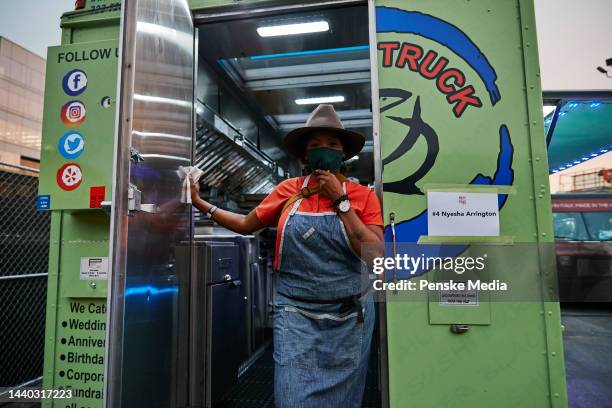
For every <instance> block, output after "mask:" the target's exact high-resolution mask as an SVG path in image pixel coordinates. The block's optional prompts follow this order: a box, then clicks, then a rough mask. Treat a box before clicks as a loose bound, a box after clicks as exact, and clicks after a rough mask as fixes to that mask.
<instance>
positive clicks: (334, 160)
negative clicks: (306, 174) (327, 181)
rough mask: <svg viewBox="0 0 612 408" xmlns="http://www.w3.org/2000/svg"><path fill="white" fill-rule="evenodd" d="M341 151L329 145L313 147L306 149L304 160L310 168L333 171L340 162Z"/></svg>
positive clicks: (336, 169) (338, 166) (335, 170)
mask: <svg viewBox="0 0 612 408" xmlns="http://www.w3.org/2000/svg"><path fill="white" fill-rule="evenodd" d="M342 156H343V153H342V151H340V150H336V149H331V148H329V147H315V148H312V149H308V150H307V151H306V160H307V161H308V165H309V166H310V168H311V169H312V170H329V171H331V172H332V173H335V172H337V171H338V169H339V168H340V165H341V164H342Z"/></svg>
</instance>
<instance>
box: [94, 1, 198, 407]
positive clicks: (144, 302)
mask: <svg viewBox="0 0 612 408" xmlns="http://www.w3.org/2000/svg"><path fill="white" fill-rule="evenodd" d="M121 24H122V25H121V37H120V48H121V57H120V58H121V59H120V65H119V66H120V68H119V70H120V90H119V95H118V99H119V103H118V115H117V128H118V129H117V140H116V144H115V146H116V151H115V159H114V160H115V163H114V166H115V167H114V177H113V202H112V210H111V237H112V238H111V240H112V241H111V255H110V256H111V262H112V277H111V278H110V280H111V284H110V285H109V297H108V299H109V300H108V307H109V313H108V316H109V318H108V330H107V339H106V340H107V341H106V356H107V364H106V373H105V387H104V388H105V393H104V397H105V401H104V406H108V407H119V406H124V407H134V406H142V407H144V406H175V405H184V404H181V402H180V401H179V399H180V398H186V397H187V392H182V391H179V389H180V385H179V384H186V381H185V380H184V379H183V378H182V377H181V376H185V375H186V373H187V370H186V369H185V367H179V365H180V364H183V363H184V362H186V358H185V356H180V355H179V353H187V351H188V347H187V346H185V345H184V344H183V342H185V341H187V336H182V335H179V333H178V330H179V324H178V322H179V319H180V318H181V314H180V313H179V310H180V308H179V304H180V302H179V299H180V300H181V302H182V301H183V299H184V296H185V295H184V294H183V293H185V292H184V290H183V286H182V285H183V283H184V282H186V276H185V275H187V274H188V272H189V268H178V267H177V262H176V261H175V260H176V253H177V251H178V250H179V249H181V248H180V247H181V246H189V243H190V237H191V204H189V203H186V202H185V201H186V200H185V195H184V194H181V179H182V176H181V172H180V168H181V166H189V165H190V163H191V154H192V149H191V146H192V133H193V132H192V129H193V126H192V117H193V114H192V109H193V78H194V75H193V61H194V31H193V30H194V27H193V22H192V17H191V13H190V10H189V5H188V3H187V1H186V0H132V1H124V2H123V10H122V16H121ZM181 390H182V389H181Z"/></svg>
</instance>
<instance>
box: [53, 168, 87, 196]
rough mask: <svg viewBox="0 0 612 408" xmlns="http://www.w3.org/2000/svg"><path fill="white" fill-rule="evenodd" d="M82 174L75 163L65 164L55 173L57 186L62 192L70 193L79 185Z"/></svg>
mask: <svg viewBox="0 0 612 408" xmlns="http://www.w3.org/2000/svg"><path fill="white" fill-rule="evenodd" d="M82 180H83V173H82V172H81V168H80V167H79V165H78V164H76V163H66V164H64V165H63V166H62V167H60V168H59V170H58V171H57V185H58V186H60V188H61V189H62V190H66V191H72V190H74V189H75V188H77V187H78V186H80V185H81V181H82Z"/></svg>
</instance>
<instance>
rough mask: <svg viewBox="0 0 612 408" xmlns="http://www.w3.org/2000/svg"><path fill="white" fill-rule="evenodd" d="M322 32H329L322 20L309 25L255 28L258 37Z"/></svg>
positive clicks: (297, 24) (326, 24)
mask: <svg viewBox="0 0 612 408" xmlns="http://www.w3.org/2000/svg"><path fill="white" fill-rule="evenodd" d="M324 31H329V23H328V22H327V21H324V20H320V21H311V22H309V23H296V24H283V25H274V26H267V27H257V34H259V36H260V37H278V36H281V35H296V34H308V33H321V32H324Z"/></svg>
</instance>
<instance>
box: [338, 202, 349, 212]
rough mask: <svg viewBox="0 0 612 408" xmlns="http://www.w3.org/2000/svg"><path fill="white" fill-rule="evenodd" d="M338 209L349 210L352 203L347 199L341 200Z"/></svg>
mask: <svg viewBox="0 0 612 408" xmlns="http://www.w3.org/2000/svg"><path fill="white" fill-rule="evenodd" d="M338 209H339V210H340V211H342V212H347V211H348V210H350V209H351V204H350V203H349V202H348V201H347V200H344V201H341V202H340V204H338Z"/></svg>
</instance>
